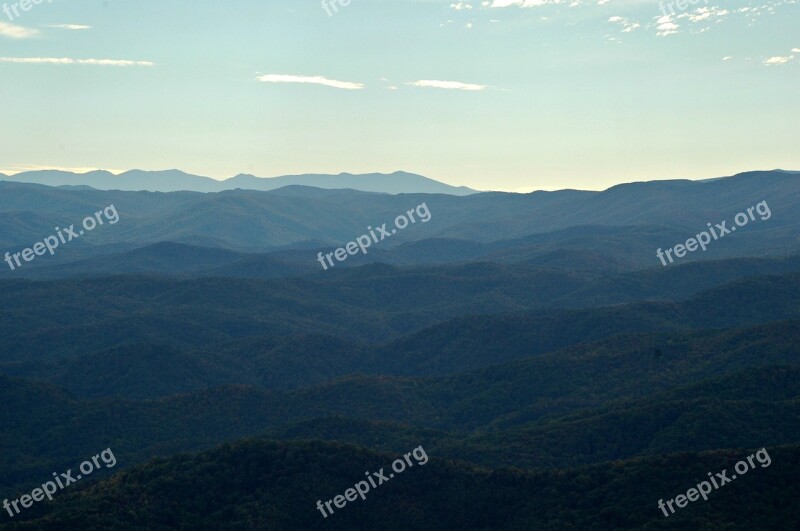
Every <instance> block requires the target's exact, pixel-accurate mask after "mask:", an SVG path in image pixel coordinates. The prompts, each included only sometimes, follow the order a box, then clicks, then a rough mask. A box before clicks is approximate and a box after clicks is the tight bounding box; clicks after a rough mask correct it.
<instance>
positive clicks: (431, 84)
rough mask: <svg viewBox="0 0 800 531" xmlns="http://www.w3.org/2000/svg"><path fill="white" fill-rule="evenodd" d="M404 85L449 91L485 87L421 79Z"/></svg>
mask: <svg viewBox="0 0 800 531" xmlns="http://www.w3.org/2000/svg"><path fill="white" fill-rule="evenodd" d="M406 85H411V86H414V87H427V88H438V89H450V90H483V89H485V88H486V85H475V84H473V83H461V82H460V81H436V80H434V79H422V80H420V81H410V82H408V83H406Z"/></svg>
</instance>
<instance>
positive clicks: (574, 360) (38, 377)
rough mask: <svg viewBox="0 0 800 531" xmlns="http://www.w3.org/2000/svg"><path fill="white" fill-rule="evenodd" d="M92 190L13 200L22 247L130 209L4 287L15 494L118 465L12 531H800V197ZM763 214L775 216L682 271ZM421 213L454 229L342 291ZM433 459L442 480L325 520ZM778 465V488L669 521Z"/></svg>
mask: <svg viewBox="0 0 800 531" xmlns="http://www.w3.org/2000/svg"><path fill="white" fill-rule="evenodd" d="M67 177H69V176H65V175H40V176H39V181H38V182H47V183H48V184H53V185H64V184H68V185H70V186H45V185H41V184H30V183H28V184H22V183H15V182H10V181H9V182H0V251H2V252H6V251H8V252H11V253H16V252H20V251H22V250H23V249H25V248H28V247H31V246H32V245H33V244H34V243H35V242H39V241H42V240H43V238H46V237H47V236H48V235H51V234H53V233H54V228H55V227H69V225H70V224H73V223H74V224H76V227H77V225H78V224H79V223H80V221H81V220H82V219H84V218H85V217H86V216H87V215H91V214H92V213H94V212H97V211H98V210H100V209H103V208H104V207H107V206H108V205H114V206H115V208H116V211H117V212H118V213H119V222H118V223H115V224H114V225H113V226H111V225H109V226H103V227H98V228H97V229H96V230H93V231H92V232H91V234H87V235H85V236H82V237H81V238H80V239H77V240H76V241H73V242H70V243H69V245H65V246H63V247H61V248H59V250H58V252H57V253H56V254H55V255H54V256H52V257H51V256H49V255H44V256H40V257H38V258H37V259H36V260H35V261H31V262H29V263H28V262H26V263H24V264H23V265H22V267H19V268H17V269H14V270H11V269H10V268H8V267H5V266H3V267H4V269H3V268H0V271H2V273H0V293H2V298H3V305H2V307H0V384H1V385H0V399H2V400H1V401H2V406H0V412H2V418H1V419H0V420H2V425H3V430H2V432H0V433H1V435H0V455H1V456H2V458H0V489H2V492H0V499H2V498H9V499H15V498H18V497H19V496H20V495H22V494H24V493H26V492H28V493H29V492H31V490H32V489H34V488H36V487H37V485H41V484H42V482H44V481H47V480H48V478H50V477H51V474H52V473H53V472H54V471H61V470H67V469H69V468H70V467H72V468H75V467H76V465H77V463H80V462H81V461H82V460H84V459H86V457H87V456H91V453H92V452H95V451H96V450H98V449H103V448H113V450H114V454H115V455H116V458H117V461H118V462H117V464H116V466H115V468H114V469H113V470H109V471H103V472H98V473H97V474H96V476H92V478H91V479H86V480H84V481H82V482H81V483H79V484H76V485H75V486H73V487H71V489H70V491H69V492H65V493H63V494H60V495H59V496H57V497H56V499H55V500H54V501H52V502H49V501H46V502H39V503H37V504H35V505H34V506H33V507H31V508H29V509H26V510H25V511H23V512H22V513H21V514H18V515H15V516H14V517H13V518H12V517H9V516H8V515H6V516H5V517H3V518H2V519H0V529H53V530H55V529H59V530H60V529H87V530H94V529H97V530H100V529H123V530H128V529H129V530H139V529H142V530H144V529H231V530H233V529H281V530H282V529H387V530H388V529H398V530H400V529H403V530H406V529H437V530H438V529H465V530H466V529H470V530H473V529H474V530H487V531H488V530H495V529H520V530H522V529H526V530H527V529H548V530H549V529H552V530H564V529H572V530H606V529H608V530H611V529H647V530H655V529H700V530H717V529H742V530H744V529H747V530H757V531H760V530H770V531H771V530H777V529H796V528H798V526H800V520H798V518H800V517H798V514H797V511H796V510H795V507H796V504H795V502H794V500H795V499H796V496H797V494H798V493H797V490H798V485H800V483H798V482H797V481H796V480H795V479H794V478H793V474H794V468H795V467H796V466H797V464H798V461H800V422H798V418H800V417H799V416H798V413H800V411H798V408H800V356H799V355H800V352H798V347H797V345H798V344H800V327H799V326H798V325H800V236H798V235H800V176H798V175H797V174H793V173H789V172H779V171H776V172H753V173H746V174H740V175H737V176H734V177H730V178H725V179H717V180H713V181H705V182H690V181H662V182H651V183H634V184H627V185H620V186H616V187H614V188H612V189H609V190H606V191H604V192H580V191H561V192H547V193H544V192H540V193H534V194H525V195H522V194H504V193H471V192H472V191H470V190H464V189H448V188H447V187H445V186H444V185H441V186H439V185H438V183H435V182H433V181H429V180H424V179H423V178H421V177H419V178H418V179H417V178H416V177H418V176H412V177H414V178H413V179H412V178H410V177H408V174H394V175H392V176H384V178H382V179H380V180H378V181H376V180H375V179H373V180H372V181H370V180H369V179H366V180H364V179H357V178H355V177H357V176H347V177H346V178H343V179H345V180H346V182H348V183H350V184H351V185H352V186H354V187H358V186H362V185H364V183H365V182H366V183H368V184H369V183H371V184H369V186H372V187H375V189H374V190H373V188H368V187H367V189H368V190H371V191H357V190H341V189H322V188H313V187H309V186H298V185H297V183H293V185H292V186H288V187H284V188H277V189H274V190H267V191H259V190H241V189H238V190H223V191H214V190H204V189H203V188H202V186H216V185H213V183H207V182H204V181H198V180H197V179H200V178H193V177H192V176H186V175H185V174H181V175H174V174H171V177H172V178H175V179H178V180H177V181H175V182H172V181H170V182H167V183H166V184H163V186H166V187H167V188H166V189H186V187H187V186H188V185H187V183H190V184H192V186H196V188H192V189H196V190H199V191H186V192H177V191H176V192H169V193H156V192H138V191H103V190H96V189H90V188H87V187H81V186H74V185H77V184H96V183H92V182H83V183H80V182H74V181H68V180H61V181H58V180H55V181H54V180H53V179H66V178H67ZM103 177H104V175H93V176H91V178H92V179H101V178H103ZM105 177H107V176H105ZM128 177H129V178H130V179H133V178H135V177H136V178H142V179H144V178H145V177H146V175H139V174H137V175H132V176H128ZM161 177H163V176H161ZM312 177H313V176H312ZM351 178H353V179H351ZM9 179H10V178H9ZM47 179H50V181H47ZM130 179H129V181H130ZM236 179H238V180H237V181H235V183H239V184H241V183H248V182H250V183H252V182H253V181H252V179H253V178H251V177H249V176H240V177H237V178H236ZM347 179H349V180H347ZM403 179H406V180H405V181H403ZM120 182H121V183H125V182H128V181H125V180H124V179H123V180H121V181H120ZM376 182H377V183H378V184H375V183H376ZM309 183H310V184H319V183H318V182H317V181H313V179H312V180H311V181H309V182H308V183H306V184H309ZM409 183H411V185H409ZM229 184H230V185H231V186H232V185H233V184H234V183H229ZM126 186H127V185H126ZM253 186H255V185H253ZM364 186H366V185H364ZM408 186H411V187H410V188H409V187H408ZM120 187H123V186H120ZM170 187H171V188H170ZM381 187H383V188H381ZM123 188H124V187H123ZM380 190H384V191H387V192H392V193H395V192H397V191H403V192H411V193H399V194H396V195H391V194H389V193H376V191H380ZM204 191H207V192H208V193H201V192H204ZM429 191H431V192H433V193H427V192H429ZM456 194H458V195H456ZM761 201H766V202H767V203H768V204H769V208H770V210H771V217H770V218H769V219H767V220H763V221H762V220H759V221H758V222H752V223H751V224H748V225H747V226H746V227H742V228H741V229H740V230H738V231H736V232H735V233H731V234H729V235H727V236H725V237H724V238H721V239H720V240H719V241H715V242H714V244H713V245H711V246H709V248H708V250H707V251H697V252H692V253H689V254H688V255H687V256H686V257H685V258H682V259H681V260H680V261H677V262H676V263H673V264H669V265H668V266H666V267H664V266H663V265H662V263H661V261H660V260H659V259H658V257H657V255H656V250H657V249H660V248H664V249H666V248H670V247H672V246H673V245H674V244H676V243H678V242H685V241H686V240H687V239H688V238H692V237H693V236H694V235H696V234H698V232H700V231H703V230H706V227H707V226H708V224H709V223H712V224H715V223H719V222H721V221H722V220H729V222H728V223H729V224H730V223H731V221H730V220H732V219H734V216H736V214H737V213H739V212H742V211H743V210H745V209H747V208H748V207H750V206H752V205H755V204H757V203H759V202H761ZM422 202H425V203H426V204H427V206H428V208H429V209H430V212H431V213H432V214H433V216H432V218H431V220H430V222H428V223H424V224H420V223H418V224H416V225H414V226H409V227H408V228H407V229H405V230H402V231H399V232H398V233H397V234H396V235H395V236H392V238H390V239H387V240H385V241H381V242H378V243H376V244H375V245H373V246H372V247H371V248H370V249H369V252H368V253H367V254H366V255H363V256H361V255H359V256H351V257H350V258H349V259H348V260H347V261H346V262H341V263H337V264H336V266H335V267H333V268H332V269H330V270H327V271H323V270H322V268H320V265H319V263H318V262H317V259H316V258H317V253H318V252H320V251H322V252H330V251H333V250H335V249H336V248H338V247H341V246H343V245H344V244H346V243H347V242H349V241H353V240H354V239H355V238H356V237H358V236H359V235H361V234H364V233H366V231H367V228H368V227H377V226H380V225H381V224H382V223H387V224H391V223H393V221H394V220H395V218H396V216H398V215H399V214H402V213H404V212H406V211H408V210H409V209H411V208H413V207H415V206H416V205H419V204H421V203H422ZM390 226H391V225H390ZM420 445H423V446H424V448H425V451H426V452H427V455H428V456H430V462H429V463H427V464H426V465H425V466H424V467H415V468H413V469H411V470H409V471H406V472H404V473H403V474H402V478H397V479H393V480H392V481H391V482H390V483H388V484H387V485H385V486H382V487H381V488H380V489H378V490H375V491H374V492H372V493H370V496H369V497H368V498H367V499H366V500H363V501H357V502H352V503H348V506H347V507H346V508H344V509H340V510H337V511H336V513H335V514H333V515H331V516H330V517H327V518H323V516H322V515H320V513H319V512H318V511H317V509H316V508H315V504H316V501H317V500H318V499H321V498H323V497H325V496H328V495H333V494H335V493H337V492H344V491H345V489H347V488H349V487H351V486H352V485H353V484H354V483H355V482H357V481H359V480H361V479H363V475H364V472H365V471H368V470H377V469H378V468H379V467H382V466H386V465H387V464H388V463H391V462H392V461H393V460H394V459H396V458H397V457H398V456H402V453H403V452H407V451H408V450H409V449H411V448H414V447H417V446H420ZM760 448H766V449H768V450H769V454H770V456H771V458H772V464H771V465H770V467H769V468H764V469H763V470H762V469H760V468H759V469H758V470H757V471H752V472H750V473H749V474H748V475H747V476H746V477H742V478H740V479H737V480H736V481H735V482H733V483H731V484H730V485H728V486H726V487H725V488H724V489H721V490H719V491H718V492H716V491H715V492H714V494H713V495H712V496H710V497H709V500H708V501H698V502H694V503H692V504H689V506H688V507H686V508H682V509H680V511H678V512H677V513H675V514H674V515H670V516H669V517H668V518H665V517H664V515H663V514H662V512H661V511H660V510H659V509H658V506H657V502H658V500H659V499H661V498H664V499H665V500H666V499H669V498H671V497H673V496H675V495H678V494H680V493H681V492H686V489H687V488H689V487H691V486H692V485H694V484H697V482H698V481H700V480H702V479H703V478H705V477H706V475H707V473H708V472H712V471H719V470H722V469H724V468H726V467H728V468H732V467H733V465H734V463H736V462H737V461H738V460H740V459H742V457H743V456H746V455H749V454H752V453H753V452H754V451H755V450H757V449H760ZM112 473H113V475H112Z"/></svg>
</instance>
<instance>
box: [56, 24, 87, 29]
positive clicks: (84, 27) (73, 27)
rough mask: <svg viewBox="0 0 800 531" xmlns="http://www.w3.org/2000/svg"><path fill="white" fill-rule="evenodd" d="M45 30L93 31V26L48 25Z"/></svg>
mask: <svg viewBox="0 0 800 531" xmlns="http://www.w3.org/2000/svg"><path fill="white" fill-rule="evenodd" d="M44 27H45V28H57V29H65V30H87V29H92V27H91V26H84V25H83V24H48V25H46V26H44Z"/></svg>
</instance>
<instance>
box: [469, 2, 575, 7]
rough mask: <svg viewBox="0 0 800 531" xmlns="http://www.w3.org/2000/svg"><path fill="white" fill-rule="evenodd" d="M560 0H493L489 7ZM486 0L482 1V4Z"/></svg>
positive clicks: (534, 4) (523, 5)
mask: <svg viewBox="0 0 800 531" xmlns="http://www.w3.org/2000/svg"><path fill="white" fill-rule="evenodd" d="M561 1H562V0H493V1H492V3H491V4H490V5H489V7H511V6H517V7H539V6H543V5H546V4H560V3H561ZM486 4H488V2H484V5H486Z"/></svg>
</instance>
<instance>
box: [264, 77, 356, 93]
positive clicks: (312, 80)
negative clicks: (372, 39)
mask: <svg viewBox="0 0 800 531" xmlns="http://www.w3.org/2000/svg"><path fill="white" fill-rule="evenodd" d="M256 79H257V80H258V81H261V82H263V83H308V84H312V85H324V86H326V87H333V88H338V89H345V90H360V89H363V88H364V84H363V83H354V82H351V81H337V80H335V79H328V78H327V77H322V76H293V75H286V74H266V75H263V76H258V77H257V78H256Z"/></svg>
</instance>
